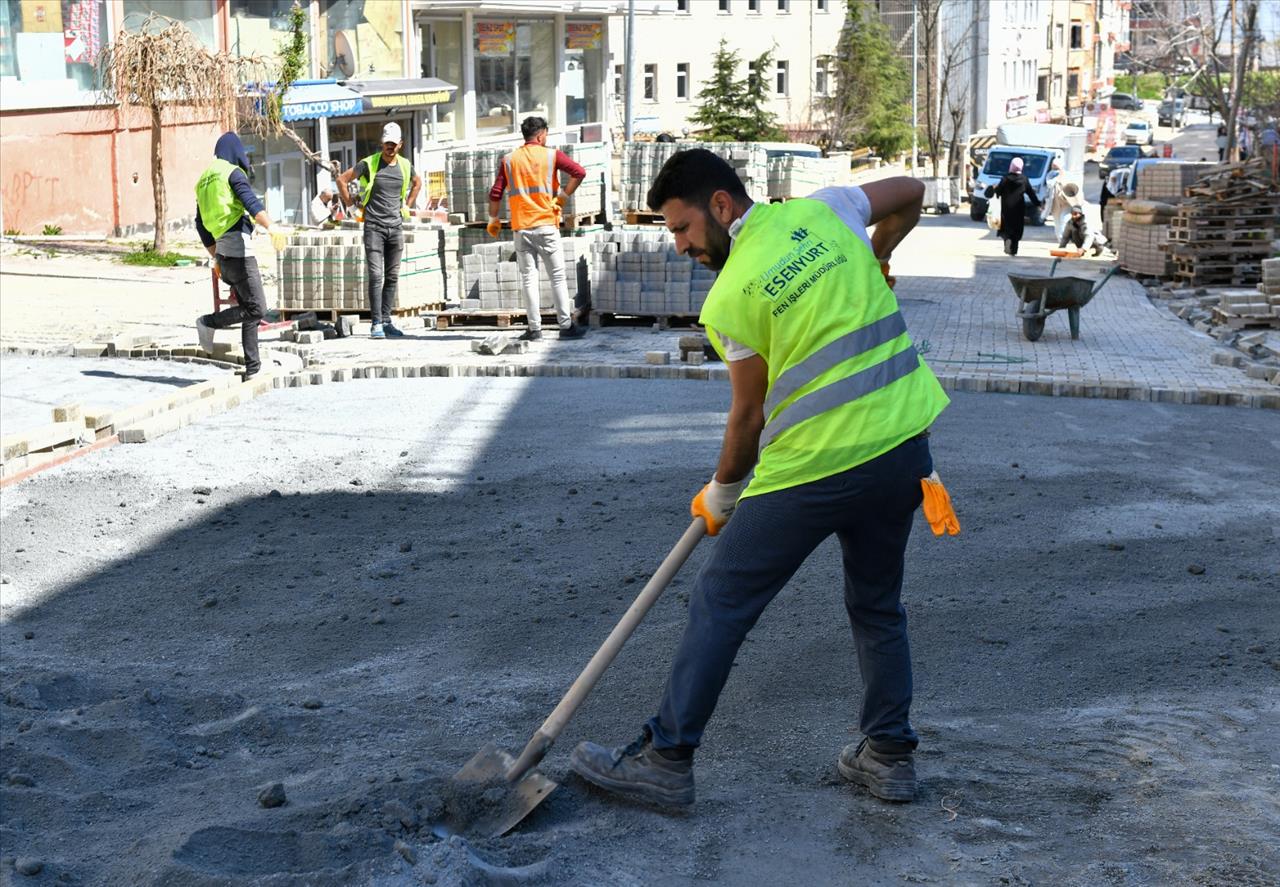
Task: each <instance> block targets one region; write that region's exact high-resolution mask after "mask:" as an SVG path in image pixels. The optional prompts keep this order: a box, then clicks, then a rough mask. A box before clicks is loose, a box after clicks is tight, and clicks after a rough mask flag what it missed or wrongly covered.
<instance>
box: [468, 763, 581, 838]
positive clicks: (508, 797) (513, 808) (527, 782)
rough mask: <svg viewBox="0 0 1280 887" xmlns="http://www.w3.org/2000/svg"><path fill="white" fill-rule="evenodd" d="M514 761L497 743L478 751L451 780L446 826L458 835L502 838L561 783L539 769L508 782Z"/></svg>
mask: <svg viewBox="0 0 1280 887" xmlns="http://www.w3.org/2000/svg"><path fill="white" fill-rule="evenodd" d="M514 764H515V759H514V758H513V757H511V755H509V754H507V753H506V752H504V751H502V750H501V749H500V748H498V747H497V746H495V745H493V743H490V744H488V745H486V746H485V747H484V748H482V749H480V751H478V752H476V754H475V756H474V757H473V758H472V759H471V760H469V761H467V763H466V764H465V765H463V767H462V769H461V770H459V771H458V772H457V773H455V774H454V776H453V779H452V780H451V781H450V785H449V789H448V797H447V799H446V813H447V815H446V818H445V829H446V830H447V831H448V832H449V833H451V834H455V835H464V836H465V835H483V836H486V837H490V838H497V837H500V836H502V835H505V834H506V833H507V832H509V831H511V829H513V828H514V827H515V826H516V824H517V823H519V822H520V820H522V819H524V818H525V817H526V816H528V815H529V814H530V813H531V812H533V809H534V808H535V807H537V806H538V805H539V804H541V803H542V802H543V801H544V800H546V798H547V796H548V795H550V794H551V793H552V792H553V791H555V789H556V786H557V783H555V782H552V781H551V780H550V779H548V778H547V777H545V776H543V775H542V774H541V773H539V772H538V771H537V770H533V771H531V772H530V773H529V774H527V775H526V776H525V777H524V778H523V779H521V780H520V781H519V782H516V783H514V784H512V783H508V782H507V773H508V772H509V771H510V770H511V767H512V766H513V765H514Z"/></svg>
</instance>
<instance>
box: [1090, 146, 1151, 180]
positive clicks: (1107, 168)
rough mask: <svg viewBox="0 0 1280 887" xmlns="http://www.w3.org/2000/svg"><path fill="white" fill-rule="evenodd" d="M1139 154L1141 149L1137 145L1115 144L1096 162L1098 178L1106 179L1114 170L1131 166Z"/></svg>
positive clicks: (1136, 160)
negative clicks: (1100, 160) (1099, 161)
mask: <svg viewBox="0 0 1280 887" xmlns="http://www.w3.org/2000/svg"><path fill="white" fill-rule="evenodd" d="M1141 155H1142V149H1140V148H1139V147H1138V146H1137V145H1116V146H1115V147H1114V148H1112V149H1111V150H1110V151H1108V152H1107V156H1106V157H1103V158H1102V162H1101V163H1099V164H1098V178H1100V179H1106V178H1107V176H1109V175H1111V173H1112V172H1113V171H1114V170H1117V169H1123V168H1124V167H1126V166H1133V165H1134V164H1135V163H1137V162H1138V158H1139V157H1140V156H1141Z"/></svg>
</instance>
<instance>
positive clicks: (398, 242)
mask: <svg viewBox="0 0 1280 887" xmlns="http://www.w3.org/2000/svg"><path fill="white" fill-rule="evenodd" d="M403 146H404V142H403V140H402V137H401V134H400V124H398V123H388V124H387V125H386V126H384V127H382V150H381V151H379V152H377V153H374V154H370V155H369V156H368V157H366V158H364V159H363V160H361V161H360V162H359V163H357V164H356V165H355V166H354V167H352V168H351V169H349V170H347V171H346V172H344V173H343V174H342V175H340V176H338V196H339V197H340V198H341V200H342V204H343V206H351V205H352V204H353V203H354V202H355V198H353V197H352V196H351V182H352V181H355V180H358V181H359V183H360V212H361V213H363V217H364V218H363V221H364V260H365V269H366V273H367V275H368V286H369V314H370V327H369V336H370V337H371V338H374V339H385V338H386V337H387V336H403V335H404V333H403V332H401V331H400V329H399V328H398V327H397V326H396V325H395V323H394V322H393V320H392V311H393V310H394V309H395V307H396V286H397V284H398V283H399V281H400V256H401V254H403V252H404V230H403V228H402V224H403V221H404V219H407V218H408V217H409V207H411V206H413V204H414V203H415V202H416V201H417V199H418V192H419V191H420V190H421V189H422V176H420V175H418V173H417V172H416V171H415V170H414V168H413V164H412V163H410V162H409V161H408V159H407V158H405V157H402V156H401V155H400V149H401V148H402V147H403Z"/></svg>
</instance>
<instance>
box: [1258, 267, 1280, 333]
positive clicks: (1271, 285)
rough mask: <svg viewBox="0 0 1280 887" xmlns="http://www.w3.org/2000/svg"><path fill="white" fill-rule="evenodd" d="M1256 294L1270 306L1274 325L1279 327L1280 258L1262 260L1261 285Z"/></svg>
mask: <svg viewBox="0 0 1280 887" xmlns="http://www.w3.org/2000/svg"><path fill="white" fill-rule="evenodd" d="M1258 292H1260V293H1262V295H1263V296H1265V297H1266V300H1267V304H1268V305H1270V306H1271V316H1272V317H1273V318H1274V323H1275V325H1280V258H1275V259H1263V260H1262V283H1260V284H1258Z"/></svg>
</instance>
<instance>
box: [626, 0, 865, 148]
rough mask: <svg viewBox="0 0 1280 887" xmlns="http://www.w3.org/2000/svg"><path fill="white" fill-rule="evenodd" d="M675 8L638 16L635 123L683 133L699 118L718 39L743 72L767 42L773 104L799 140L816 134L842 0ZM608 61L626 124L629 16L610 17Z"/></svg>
mask: <svg viewBox="0 0 1280 887" xmlns="http://www.w3.org/2000/svg"><path fill="white" fill-rule="evenodd" d="M672 5H673V6H674V9H672V10H670V11H669V12H662V13H661V14H658V15H652V16H646V17H644V18H642V19H638V20H637V22H636V33H635V69H634V70H633V72H632V80H631V83H630V87H631V88H632V90H634V92H633V104H632V114H633V130H634V132H636V133H637V134H641V133H653V134H657V133H664V132H666V133H671V134H672V135H676V136H679V135H681V134H683V133H685V132H688V131H690V130H692V129H694V128H696V125H695V124H693V123H691V122H690V119H689V118H690V117H691V116H692V115H693V114H695V113H696V112H697V108H698V93H699V92H701V90H702V88H703V83H704V82H705V81H707V80H708V79H709V78H710V77H711V74H712V70H713V64H712V63H713V56H714V54H715V51H716V49H717V47H718V46H719V44H720V41H721V40H722V39H723V40H725V41H727V45H728V48H729V49H731V50H733V51H735V52H737V53H738V56H739V63H740V65H741V66H742V67H741V75H742V76H746V74H747V72H748V68H749V66H750V65H751V63H752V62H753V61H754V60H755V59H756V58H758V57H759V56H761V55H762V54H763V53H765V52H768V51H770V50H772V51H773V60H772V63H771V64H770V66H769V70H767V71H762V72H753V73H758V74H759V75H760V76H762V77H764V78H765V81H766V83H767V85H768V90H769V93H770V100H769V103H768V107H769V109H770V110H772V111H773V112H774V113H775V114H776V115H777V118H778V123H779V125H780V126H782V127H783V128H784V129H786V130H787V131H788V133H790V134H791V135H792V137H793V138H795V139H797V140H806V139H809V138H811V137H812V136H813V135H814V133H815V130H816V128H817V121H818V120H819V119H820V117H821V109H820V107H819V103H820V99H821V98H822V97H823V96H825V95H827V94H829V91H830V90H831V89H832V87H833V84H834V74H833V65H832V62H831V55H832V53H833V52H834V51H835V47H836V42H837V40H838V39H839V37H840V29H841V27H842V26H843V24H844V10H845V4H844V0H674V3H673V4H672ZM608 45H609V64H610V71H611V74H612V94H613V95H614V96H615V98H616V102H615V109H614V125H615V127H616V128H618V129H620V128H621V125H622V114H623V97H624V96H625V90H626V88H627V86H628V84H627V82H626V56H625V45H626V44H625V19H624V17H622V16H618V17H615V18H612V19H610V21H609V40H608Z"/></svg>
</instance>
